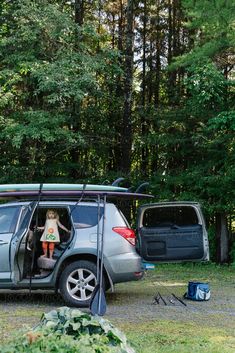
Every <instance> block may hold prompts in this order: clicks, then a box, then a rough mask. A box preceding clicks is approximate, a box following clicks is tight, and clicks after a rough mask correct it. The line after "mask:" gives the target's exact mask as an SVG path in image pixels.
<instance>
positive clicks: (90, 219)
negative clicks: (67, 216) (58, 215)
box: [72, 206, 104, 228]
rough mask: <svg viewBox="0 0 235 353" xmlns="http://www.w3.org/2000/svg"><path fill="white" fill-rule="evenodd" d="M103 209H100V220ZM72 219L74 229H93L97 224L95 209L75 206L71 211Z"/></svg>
mask: <svg viewBox="0 0 235 353" xmlns="http://www.w3.org/2000/svg"><path fill="white" fill-rule="evenodd" d="M103 212H104V209H103V207H100V218H101V217H102V216H103ZM72 218H73V222H74V227H75V228H89V227H94V226H96V225H97V223H98V213H97V207H93V206H76V207H75V209H72Z"/></svg>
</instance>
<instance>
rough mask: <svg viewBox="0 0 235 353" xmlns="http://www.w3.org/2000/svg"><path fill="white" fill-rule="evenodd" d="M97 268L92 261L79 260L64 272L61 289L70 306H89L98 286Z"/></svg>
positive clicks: (61, 278)
mask: <svg viewBox="0 0 235 353" xmlns="http://www.w3.org/2000/svg"><path fill="white" fill-rule="evenodd" d="M96 276H97V267H96V264H94V263H93V262H90V261H85V260H79V261H75V262H72V263H71V264H69V265H68V266H67V267H66V268H65V269H64V270H63V272H62V274H61V277H60V281H59V289H60V293H61V295H62V297H63V299H64V300H65V302H66V303H67V304H68V305H70V306H76V307H86V306H89V303H90V300H91V297H92V293H93V291H94V289H95V286H96V284H97V278H96Z"/></svg>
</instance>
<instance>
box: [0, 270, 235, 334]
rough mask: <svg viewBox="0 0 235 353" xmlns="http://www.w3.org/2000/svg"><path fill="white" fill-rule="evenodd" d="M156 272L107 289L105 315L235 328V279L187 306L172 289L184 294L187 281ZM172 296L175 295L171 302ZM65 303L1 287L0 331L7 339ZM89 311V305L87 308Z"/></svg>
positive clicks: (115, 320) (119, 320)
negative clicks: (111, 290) (164, 277)
mask: <svg viewBox="0 0 235 353" xmlns="http://www.w3.org/2000/svg"><path fill="white" fill-rule="evenodd" d="M158 281H159V278H158V276H157V275H156V273H154V272H153V273H150V271H149V273H148V274H147V276H145V278H144V279H143V280H141V281H139V282H131V283H125V284H119V285H116V287H115V293H107V296H106V298H107V312H106V315H105V318H107V319H109V320H110V321H111V322H113V323H114V324H115V325H122V323H124V322H130V324H132V323H137V322H138V323H142V322H143V323H144V322H147V321H153V320H154V321H156V320H170V321H172V320H177V321H178V322H180V323H189V322H198V323H199V324H200V325H201V324H203V325H210V326H211V327H217V328H227V329H228V330H229V331H231V330H234V328H235V282H234V281H233V282H231V281H227V282H225V283H223V285H222V287H221V286H220V285H219V283H215V284H213V283H212V284H211V299H210V300H209V301H207V302H192V301H189V300H184V301H185V303H186V305H187V306H184V305H183V304H181V303H180V302H179V301H177V300H175V299H174V298H173V297H172V295H171V293H175V294H176V295H177V296H178V297H180V298H182V296H183V294H184V292H185V291H186V288H187V282H184V281H182V282H175V281H172V280H170V279H169V278H168V279H167V281H164V282H163V281H162V280H161V281H162V282H161V283H159V282H158ZM157 292H160V293H161V295H162V296H163V298H164V299H165V300H166V302H167V305H164V303H163V302H161V303H159V304H153V302H154V296H155V295H156V293H157ZM169 299H173V300H174V303H171V302H170V301H169ZM59 306H64V302H63V301H62V299H61V297H60V295H59V294H57V295H56V294H54V293H53V292H49V291H33V292H32V294H31V295H30V294H29V293H28V291H26V290H24V291H18V290H17V291H16V290H14V291H6V290H0V316H1V320H0V331H1V338H3V339H6V338H7V337H8V335H9V332H12V331H14V330H15V329H18V328H22V327H23V326H25V325H26V326H29V327H32V326H34V325H35V324H37V323H38V321H39V320H40V317H41V315H42V313H43V312H48V311H50V310H52V309H54V308H57V307H59ZM83 310H84V311H88V309H83Z"/></svg>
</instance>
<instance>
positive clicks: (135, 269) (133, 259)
mask: <svg viewBox="0 0 235 353" xmlns="http://www.w3.org/2000/svg"><path fill="white" fill-rule="evenodd" d="M105 267H106V269H107V270H108V272H109V274H110V276H111V278H112V281H113V283H120V282H128V281H137V280H139V279H141V278H142V277H143V274H144V272H143V268H142V260H141V257H140V256H139V255H138V254H133V253H125V254H119V255H115V256H110V257H107V258H106V263H105Z"/></svg>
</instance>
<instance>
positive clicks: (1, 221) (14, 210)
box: [0, 206, 19, 233]
mask: <svg viewBox="0 0 235 353" xmlns="http://www.w3.org/2000/svg"><path fill="white" fill-rule="evenodd" d="M18 214H19V207H18V206H13V207H0V233H13V232H14V230H15V227H16V223H17V220H18Z"/></svg>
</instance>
